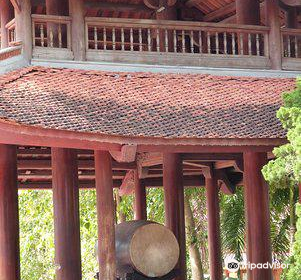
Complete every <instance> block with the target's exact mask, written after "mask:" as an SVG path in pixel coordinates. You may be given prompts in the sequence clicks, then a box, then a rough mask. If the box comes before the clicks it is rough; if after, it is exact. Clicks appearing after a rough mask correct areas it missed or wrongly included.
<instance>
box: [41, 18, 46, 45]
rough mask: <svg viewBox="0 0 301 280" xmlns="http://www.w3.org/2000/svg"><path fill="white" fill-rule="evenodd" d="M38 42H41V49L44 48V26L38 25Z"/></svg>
mask: <svg viewBox="0 0 301 280" xmlns="http://www.w3.org/2000/svg"><path fill="white" fill-rule="evenodd" d="M40 40H41V47H44V44H45V39H44V25H43V24H42V23H41V25H40Z"/></svg>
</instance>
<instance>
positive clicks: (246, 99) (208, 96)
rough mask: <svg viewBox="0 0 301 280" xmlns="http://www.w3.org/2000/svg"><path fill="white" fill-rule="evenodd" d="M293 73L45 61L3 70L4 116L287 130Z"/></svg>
mask: <svg viewBox="0 0 301 280" xmlns="http://www.w3.org/2000/svg"><path fill="white" fill-rule="evenodd" d="M294 87H295V81H294V80H293V79H275V78H273V79H271V78H244V77H221V76H212V75H199V74H198V75H189V74H151V73H109V72H99V71H84V70H70V69H51V68H42V67H31V68H25V69H22V70H19V71H16V72H13V73H10V74H9V75H5V76H2V77H0V120H6V121H11V122H14V123H18V124H25V125H31V126H38V127H42V128H54V129H60V130H68V131H76V132H77V131H78V132H90V133H98V134H106V135H116V136H129V137H131V136H140V137H141V136H142V137H160V138H196V139H198V138H200V139H202V138H217V139H221V138H238V139H240V138H248V139H257V138H285V131H284V130H283V129H282V128H281V124H280V122H279V121H278V120H277V118H276V116H275V114H276V111H277V109H278V108H279V106H280V105H281V94H282V93H283V92H285V91H289V90H292V89H293V88H294Z"/></svg>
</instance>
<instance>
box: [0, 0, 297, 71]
mask: <svg viewBox="0 0 301 280" xmlns="http://www.w3.org/2000/svg"><path fill="white" fill-rule="evenodd" d="M6 1H8V0H6ZM26 1H29V0H26ZM55 1H56V0H52V1H51V0H49V1H48V2H55ZM72 1H75V2H76V1H78V0H72ZM72 1H71V2H72ZM149 1H150V0H144V4H145V10H146V11H149V10H150V7H149V5H148V4H153V2H149ZM153 1H154V2H156V1H155V0H153ZM128 2H131V1H128ZM136 2H137V1H136ZM174 2H175V3H176V2H177V1H173V3H172V5H176V4H175V3H174ZM186 2H188V1H186ZM190 2H192V1H191V0H190ZM196 2H197V1H196ZM203 2H204V1H202V3H203ZM205 2H206V1H205ZM213 2H214V1H213ZM237 2H242V3H243V0H237V1H236V2H230V1H229V3H228V4H226V5H225V4H221V3H220V2H219V1H216V5H217V6H218V5H220V6H219V8H218V9H216V10H212V11H211V12H209V13H207V14H205V13H203V12H202V9H201V8H199V15H201V14H202V19H203V20H199V21H197V20H196V19H195V18H193V17H192V18H189V20H187V16H186V18H185V17H184V16H183V15H184V14H185V13H184V12H183V9H184V8H183V5H182V6H180V5H179V6H177V9H178V10H177V11H179V10H180V11H181V12H182V16H177V19H178V18H180V20H170V19H169V18H172V17H170V16H169V17H167V16H166V17H163V19H162V17H159V16H158V13H160V12H158V10H155V9H153V10H154V12H155V13H156V16H151V14H150V16H149V18H147V19H145V18H143V19H142V18H136V17H138V16H136V15H137V13H138V12H137V13H136V14H134V15H135V16H131V13H130V12H128V13H127V15H128V16H127V18H125V17H124V14H123V15H122V13H121V12H115V13H111V14H110V13H108V12H102V13H101V16H97V17H96V16H95V14H99V12H97V13H95V10H96V11H97V10H98V9H99V8H96V9H94V10H93V9H92V8H91V7H98V4H97V3H99V7H101V11H106V9H108V10H110V9H112V7H114V9H115V10H116V9H117V10H118V11H122V9H129V7H134V6H135V5H134V4H132V3H131V4H129V5H128V6H126V4H125V3H121V2H120V3H115V4H113V3H111V2H93V3H94V4H93V5H91V3H90V2H88V1H84V3H85V4H84V5H82V9H84V12H83V11H82V10H75V11H74V10H72V9H69V13H68V15H57V14H56V15H53V14H45V12H44V11H45V5H46V4H47V1H46V2H44V4H43V1H34V3H33V1H31V4H32V7H31V10H30V19H27V20H25V19H23V22H26V24H27V25H28V24H30V27H29V28H28V26H25V28H24V27H23V29H22V32H27V33H29V34H20V35H19V38H18V36H17V33H18V30H17V29H18V27H17V25H18V23H17V22H18V19H17V18H13V19H11V20H10V21H9V22H8V23H6V25H5V28H4V29H5V31H3V28H2V34H4V35H3V36H7V38H6V40H7V42H8V45H9V46H14V45H18V43H20V42H19V41H22V44H23V47H25V48H26V46H24V44H25V43H26V44H30V46H27V49H28V50H29V51H30V54H29V57H30V58H32V59H35V60H41V59H42V60H54V59H55V60H62V61H70V60H75V61H77V60H83V61H92V62H119V63H132V64H156V65H177V66H195V67H213V68H214V67H222V68H243V69H282V70H301V29H300V28H297V27H299V23H298V19H299V18H298V8H294V7H291V6H288V5H286V4H284V3H282V2H281V3H282V4H281V5H280V6H277V7H274V6H273V5H272V4H271V3H269V2H273V1H271V0H265V1H264V2H262V3H259V1H258V3H259V6H256V4H255V5H254V7H253V8H254V9H255V10H256V7H257V8H258V7H259V13H260V12H261V20H260V21H258V24H257V25H255V24H242V23H241V22H246V23H249V22H251V23H253V22H254V19H249V20H248V19H245V20H238V19H239V15H238V12H239V5H246V4H242V3H237ZM251 2H252V1H251ZM255 2H256V1H255ZM87 3H90V4H87ZM105 3H106V5H104V7H105V8H103V7H102V4H105ZM109 3H111V6H110V4H109ZM43 5H44V6H43ZM153 5H154V4H153ZM208 5H209V4H208ZM249 5H250V4H249ZM266 5H270V8H271V9H272V10H269V6H267V12H266V14H265V16H262V14H263V8H265V6H266ZM39 6H41V7H42V8H41V7H40V9H39ZM141 6H142V4H139V7H140V8H141ZM159 6H160V5H159ZM159 6H158V7H157V9H160V7H159ZM118 7H119V9H118ZM137 7H138V4H136V10H137V9H138V8H137ZM162 7H163V10H164V9H169V8H170V7H169V6H168V5H166V6H164V5H163V6H162ZM179 7H182V8H179ZM153 8H156V7H153ZM186 8H187V7H186V6H185V9H186ZM181 9H182V10H181ZM273 9H274V10H273ZM48 10H49V9H48ZM292 10H294V11H295V13H292V12H291V11H292ZM46 11H47V9H46ZM91 11H92V12H91ZM93 11H94V12H93ZM193 11H195V9H193ZM37 12H40V13H37ZM185 12H187V11H186V10H185ZM233 12H234V13H233ZM246 12H249V11H246ZM235 13H236V14H235ZM240 13H242V12H241V11H240ZM270 13H272V14H273V13H274V15H275V14H276V15H277V16H276V17H273V15H272V16H271V15H270ZM65 14H66V13H65ZM15 15H16V13H15ZM106 15H111V17H107V16H106ZM116 15H117V16H116ZM120 15H122V17H119V16H120ZM283 15H286V17H284V16H283ZM17 16H18V15H16V17H17ZM112 16H114V17H112ZM242 16H243V15H240V17H242ZM140 17H141V16H140ZM144 17H146V16H144ZM154 18H155V19H154ZM263 18H264V19H263ZM268 18H272V19H269V20H268ZM204 19H205V20H206V21H204ZM292 19H293V20H292ZM19 22H21V23H22V20H19ZM292 22H294V23H292ZM24 38H25V39H24Z"/></svg>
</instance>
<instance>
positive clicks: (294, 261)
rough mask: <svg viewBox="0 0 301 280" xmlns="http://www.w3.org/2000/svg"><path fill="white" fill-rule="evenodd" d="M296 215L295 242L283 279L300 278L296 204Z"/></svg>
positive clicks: (300, 236) (300, 212) (299, 210)
mask: <svg viewBox="0 0 301 280" xmlns="http://www.w3.org/2000/svg"><path fill="white" fill-rule="evenodd" d="M296 213H297V216H298V222H297V232H296V235H295V240H296V241H295V244H294V249H293V256H292V257H291V258H290V259H289V261H288V264H289V269H288V270H287V271H285V273H284V275H283V278H282V279H285V280H301V205H300V204H298V205H297V210H296Z"/></svg>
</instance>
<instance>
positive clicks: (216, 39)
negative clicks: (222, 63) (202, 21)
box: [215, 32, 219, 54]
mask: <svg viewBox="0 0 301 280" xmlns="http://www.w3.org/2000/svg"><path fill="white" fill-rule="evenodd" d="M215 49H216V50H215V52H216V54H219V39H218V32H215Z"/></svg>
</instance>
